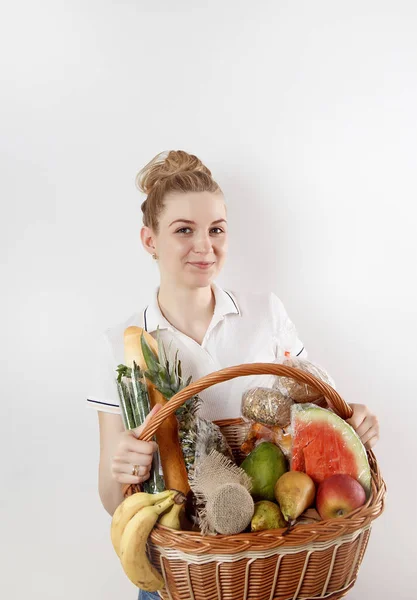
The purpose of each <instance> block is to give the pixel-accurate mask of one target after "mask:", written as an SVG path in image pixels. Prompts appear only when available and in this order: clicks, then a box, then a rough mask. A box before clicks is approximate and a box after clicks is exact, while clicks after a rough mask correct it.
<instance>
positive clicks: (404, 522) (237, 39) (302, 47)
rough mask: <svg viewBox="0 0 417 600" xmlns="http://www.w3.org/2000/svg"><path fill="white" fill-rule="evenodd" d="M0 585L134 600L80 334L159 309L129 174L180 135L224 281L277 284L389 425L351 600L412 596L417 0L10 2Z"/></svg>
mask: <svg viewBox="0 0 417 600" xmlns="http://www.w3.org/2000/svg"><path fill="white" fill-rule="evenodd" d="M1 12H2V14H1V15H0V23H1V25H0V28H1V31H0V46H1V47H0V61H1V75H2V83H1V86H2V87H1V94H0V98H1V100H0V101H1V104H2V106H1V113H0V114H1V140H0V152H1V162H0V164H1V187H2V190H1V236H0V243H1V247H2V253H1V259H2V273H1V282H2V284H3V286H4V287H3V294H2V295H1V305H2V306H1V313H0V314H1V323H0V327H1V329H0V331H1V339H2V342H3V343H2V344H1V346H2V348H1V365H2V370H4V372H3V374H2V377H1V380H0V381H1V399H2V406H3V413H2V414H3V417H2V419H1V432H0V433H1V437H0V439H1V457H2V494H1V514H2V533H1V537H0V540H1V541H0V543H1V552H2V556H1V564H2V576H1V580H0V588H1V589H0V593H1V596H2V597H4V598H7V599H8V600H15V599H16V600H17V599H19V600H21V598H23V597H30V598H31V599H32V600H47V599H54V600H55V599H56V598H60V599H62V600H73V599H74V598H77V599H80V600H112V599H114V598H132V599H133V598H136V589H135V588H134V587H133V586H132V585H131V584H130V582H129V581H128V580H127V578H126V577H125V575H124V573H123V571H122V569H121V567H120V565H119V562H118V560H117V558H116V556H115V554H114V552H113V549H112V547H111V544H110V538H109V526H110V517H109V516H108V514H107V513H106V512H105V511H104V509H103V508H102V506H101V504H100V501H99V497H98V492H97V465H98V456H99V445H98V426H97V416H96V414H95V411H94V410H91V409H88V408H86V407H85V404H84V399H85V396H86V394H87V387H88V383H89V363H90V361H92V359H93V352H94V350H93V345H94V342H95V340H96V338H97V336H98V335H99V334H100V333H101V331H102V330H103V329H105V328H106V327H108V326H110V325H113V324H115V323H118V322H120V321H121V320H123V319H124V318H126V317H127V316H129V315H130V314H131V313H132V312H134V311H135V310H138V309H140V308H141V307H143V305H144V304H145V303H146V302H147V301H148V299H149V291H150V290H151V289H153V286H154V285H155V284H157V282H158V277H157V275H158V271H157V267H156V264H155V263H154V262H153V261H152V259H151V258H150V257H149V256H148V255H147V254H146V253H145V252H144V250H143V249H142V246H141V243H140V238H139V231H140V226H141V212H140V203H141V202H142V201H143V199H144V197H142V196H141V194H139V192H137V190H136V189H135V187H134V177H135V175H136V173H137V171H138V170H139V169H140V168H141V167H142V166H143V165H144V164H146V163H147V162H148V161H149V160H150V159H151V158H152V157H153V156H154V155H155V154H157V153H158V152H161V151H162V150H169V149H183V150H186V151H188V152H191V153H195V154H196V155H197V156H199V157H200V158H201V159H202V160H203V162H205V163H206V164H207V165H208V166H209V168H210V169H211V170H212V172H213V176H214V177H215V179H216V180H217V181H218V183H219V184H220V186H221V187H222V189H223V191H224V193H225V196H226V201H227V204H228V211H229V221H230V232H231V233H230V253H229V257H228V262H227V265H226V267H225V269H224V271H223V273H222V275H221V277H220V278H219V280H218V282H219V283H220V284H221V285H223V286H227V287H228V288H229V289H231V290H235V291H236V292H238V291H239V290H247V289H251V288H256V289H260V290H272V291H274V292H275V293H277V294H278V295H279V296H280V297H281V299H282V300H283V302H284V304H285V306H286V308H287V310H288V313H289V314H290V317H291V318H292V319H293V321H294V322H295V324H296V326H297V328H298V331H299V335H300V337H301V339H302V340H303V341H304V343H305V345H306V347H307V348H308V351H309V356H310V358H312V359H314V360H316V361H317V362H320V363H322V364H323V365H325V366H326V367H327V368H328V370H329V371H330V372H331V374H332V375H333V377H334V378H335V379H336V382H337V384H338V389H339V391H340V392H341V393H342V395H343V396H344V397H345V399H346V400H347V401H350V402H362V403H366V404H368V405H369V406H370V407H371V408H372V410H373V411H374V412H375V413H376V414H377V415H378V416H379V418H380V422H381V440H380V442H379V443H378V445H377V446H376V448H375V452H376V455H377V457H378V459H379V463H380V466H381V469H382V472H383V475H384V477H385V479H386V481H387V485H388V489H389V492H388V497H387V507H386V511H385V513H384V514H383V516H382V517H381V518H380V519H379V520H377V521H376V522H375V524H374V528H373V533H372V536H371V539H370V542H369V546H368V551H367V553H366V555H365V558H364V561H363V563H362V567H361V570H360V573H359V578H358V581H357V584H356V587H355V589H354V591H353V592H352V593H351V594H350V595H349V598H351V599H352V600H359V599H360V600H362V599H364V598H369V599H371V600H383V599H391V598H396V600H403V599H404V600H411V599H412V598H415V595H416V592H415V582H414V581H413V578H412V571H413V570H414V567H415V559H416V550H415V537H416V534H417V530H416V515H415V497H416V486H415V460H416V459H415V456H416V450H417V447H416V436H415V432H416V417H417V414H416V412H417V411H416V378H415V340H416V305H417V298H416V290H415V278H416V276H415V257H416V250H417V248H416V238H417V236H416V217H415V214H414V206H415V201H416V192H417V184H416V166H417V164H416V163H417V153H416V139H417V120H416V107H417V82H416V72H417V35H416V31H417V6H416V3H415V2H413V1H411V0H410V1H409V2H406V1H400V0H396V1H395V2H394V1H392V2H387V1H381V0H379V1H363V0H361V1H352V0H351V1H350V2H334V1H332V0H328V1H315V2H309V1H299V2H298V1H293V2H290V1H285V2H284V1H272V0H271V1H260V2H252V1H250V2H249V1H239V2H237V1H233V2H231V1H229V2H227V1H226V2H220V1H219V0H211V1H210V2H205V3H204V5H203V3H201V4H200V3H199V2H192V1H191V0H190V1H184V0H177V1H176V2H168V1H166V0H159V2H157V3H153V2H142V1H136V2H134V1H124V2H109V1H108V0H102V1H100V2H98V1H92V0H87V1H84V2H80V1H77V0H71V1H70V0H67V1H62V0H54V1H53V2H52V1H51V0H49V1H43V2H19V1H18V0H17V1H16V2H13V3H12V2H8V3H6V2H4V3H2V10H1Z"/></svg>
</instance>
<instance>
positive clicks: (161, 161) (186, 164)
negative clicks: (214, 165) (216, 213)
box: [136, 150, 211, 195]
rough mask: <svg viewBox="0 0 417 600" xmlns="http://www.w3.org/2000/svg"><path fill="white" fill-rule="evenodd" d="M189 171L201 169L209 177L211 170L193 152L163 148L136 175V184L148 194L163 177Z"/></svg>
mask: <svg viewBox="0 0 417 600" xmlns="http://www.w3.org/2000/svg"><path fill="white" fill-rule="evenodd" d="M190 171H201V172H202V173H205V174H206V175H209V176H210V177H211V171H210V170H209V169H208V168H207V167H206V166H205V165H203V163H202V162H201V160H200V159H199V158H197V156H195V155H194V154H188V152H185V151H184V150H165V151H163V152H160V153H159V154H157V155H156V156H154V158H153V159H152V160H151V161H150V162H149V163H148V164H147V165H145V166H144V167H143V169H141V171H140V172H139V173H138V175H137V177H136V186H137V187H138V188H139V190H140V191H141V192H143V193H144V194H147V195H149V193H150V192H151V190H152V189H153V188H154V187H155V186H156V185H159V184H160V183H161V182H162V181H163V180H164V179H167V178H169V177H172V176H174V175H176V174H177V173H184V172H190Z"/></svg>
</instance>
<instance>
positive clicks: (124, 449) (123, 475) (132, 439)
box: [111, 404, 162, 483]
mask: <svg viewBox="0 0 417 600" xmlns="http://www.w3.org/2000/svg"><path fill="white" fill-rule="evenodd" d="M160 408H162V405H161V404H156V405H155V406H154V407H153V409H152V410H151V412H150V413H149V415H148V416H147V417H146V419H145V421H144V422H143V424H142V425H141V426H140V427H136V429H130V430H129V431H124V432H123V433H122V434H121V435H120V441H119V444H118V446H117V450H116V453H115V455H114V457H113V460H112V465H111V473H112V477H113V479H115V480H116V481H118V482H119V483H143V482H144V481H146V480H147V479H149V476H150V470H151V466H152V459H153V453H154V452H156V450H157V449H158V445H157V444H156V443H155V442H143V441H141V440H138V439H137V438H138V437H139V435H140V434H141V432H142V431H143V429H144V427H145V425H146V424H147V423H148V421H149V419H150V418H151V417H152V415H154V414H155V413H156V412H158V410H159V409H160ZM135 465H138V467H139V469H138V476H137V477H136V476H135V475H133V467H134V466H135Z"/></svg>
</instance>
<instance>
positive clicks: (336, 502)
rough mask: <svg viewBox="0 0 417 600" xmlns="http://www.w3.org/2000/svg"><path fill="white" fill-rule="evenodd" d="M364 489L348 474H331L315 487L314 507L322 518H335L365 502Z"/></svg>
mask: <svg viewBox="0 0 417 600" xmlns="http://www.w3.org/2000/svg"><path fill="white" fill-rule="evenodd" d="M365 500H366V494H365V490H364V489H363V487H362V486H361V484H360V483H359V481H357V480H356V479H354V478H353V477H351V476H350V475H332V476H331V477H328V478H327V479H325V480H324V481H322V482H321V483H320V484H319V486H318V489H317V496H316V508H317V511H318V513H319V514H320V516H321V518H322V519H335V518H337V517H344V516H345V515H346V514H348V513H350V512H352V511H353V510H355V508H359V507H360V506H362V505H363V504H365Z"/></svg>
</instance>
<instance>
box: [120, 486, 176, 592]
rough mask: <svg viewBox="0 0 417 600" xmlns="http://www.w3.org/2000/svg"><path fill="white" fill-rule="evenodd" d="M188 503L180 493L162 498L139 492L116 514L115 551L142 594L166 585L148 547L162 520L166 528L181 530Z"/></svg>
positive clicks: (167, 494)
mask: <svg viewBox="0 0 417 600" xmlns="http://www.w3.org/2000/svg"><path fill="white" fill-rule="evenodd" d="M184 501H185V496H184V495H183V494H181V493H179V492H177V491H176V490H166V491H164V492H161V493H159V494H147V493H145V492H138V493H136V494H132V495H131V496H128V497H127V498H126V499H125V500H124V501H123V502H122V503H121V504H120V505H119V506H118V507H117V509H116V510H115V512H114V514H113V518H112V522H111V540H112V544H113V548H114V549H115V551H116V554H117V556H118V557H119V558H120V562H121V563H122V567H123V569H124V571H125V573H126V575H127V576H128V578H129V579H130V581H131V582H132V583H134V584H135V585H136V586H137V587H139V588H141V589H142V590H145V591H147V592H156V591H157V590H160V589H162V588H163V587H164V585H165V582H164V580H163V578H162V576H161V575H160V573H159V572H158V571H157V570H156V569H155V567H153V566H152V565H151V563H150V562H149V559H148V556H147V553H146V544H147V542H148V537H149V535H150V534H151V531H152V529H153V528H154V526H155V525H156V522H157V521H158V519H159V517H161V518H160V522H161V523H162V524H163V525H164V526H165V527H172V528H173V529H180V528H181V526H180V513H181V510H182V508H183V504H184ZM161 515H162V516H161Z"/></svg>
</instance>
